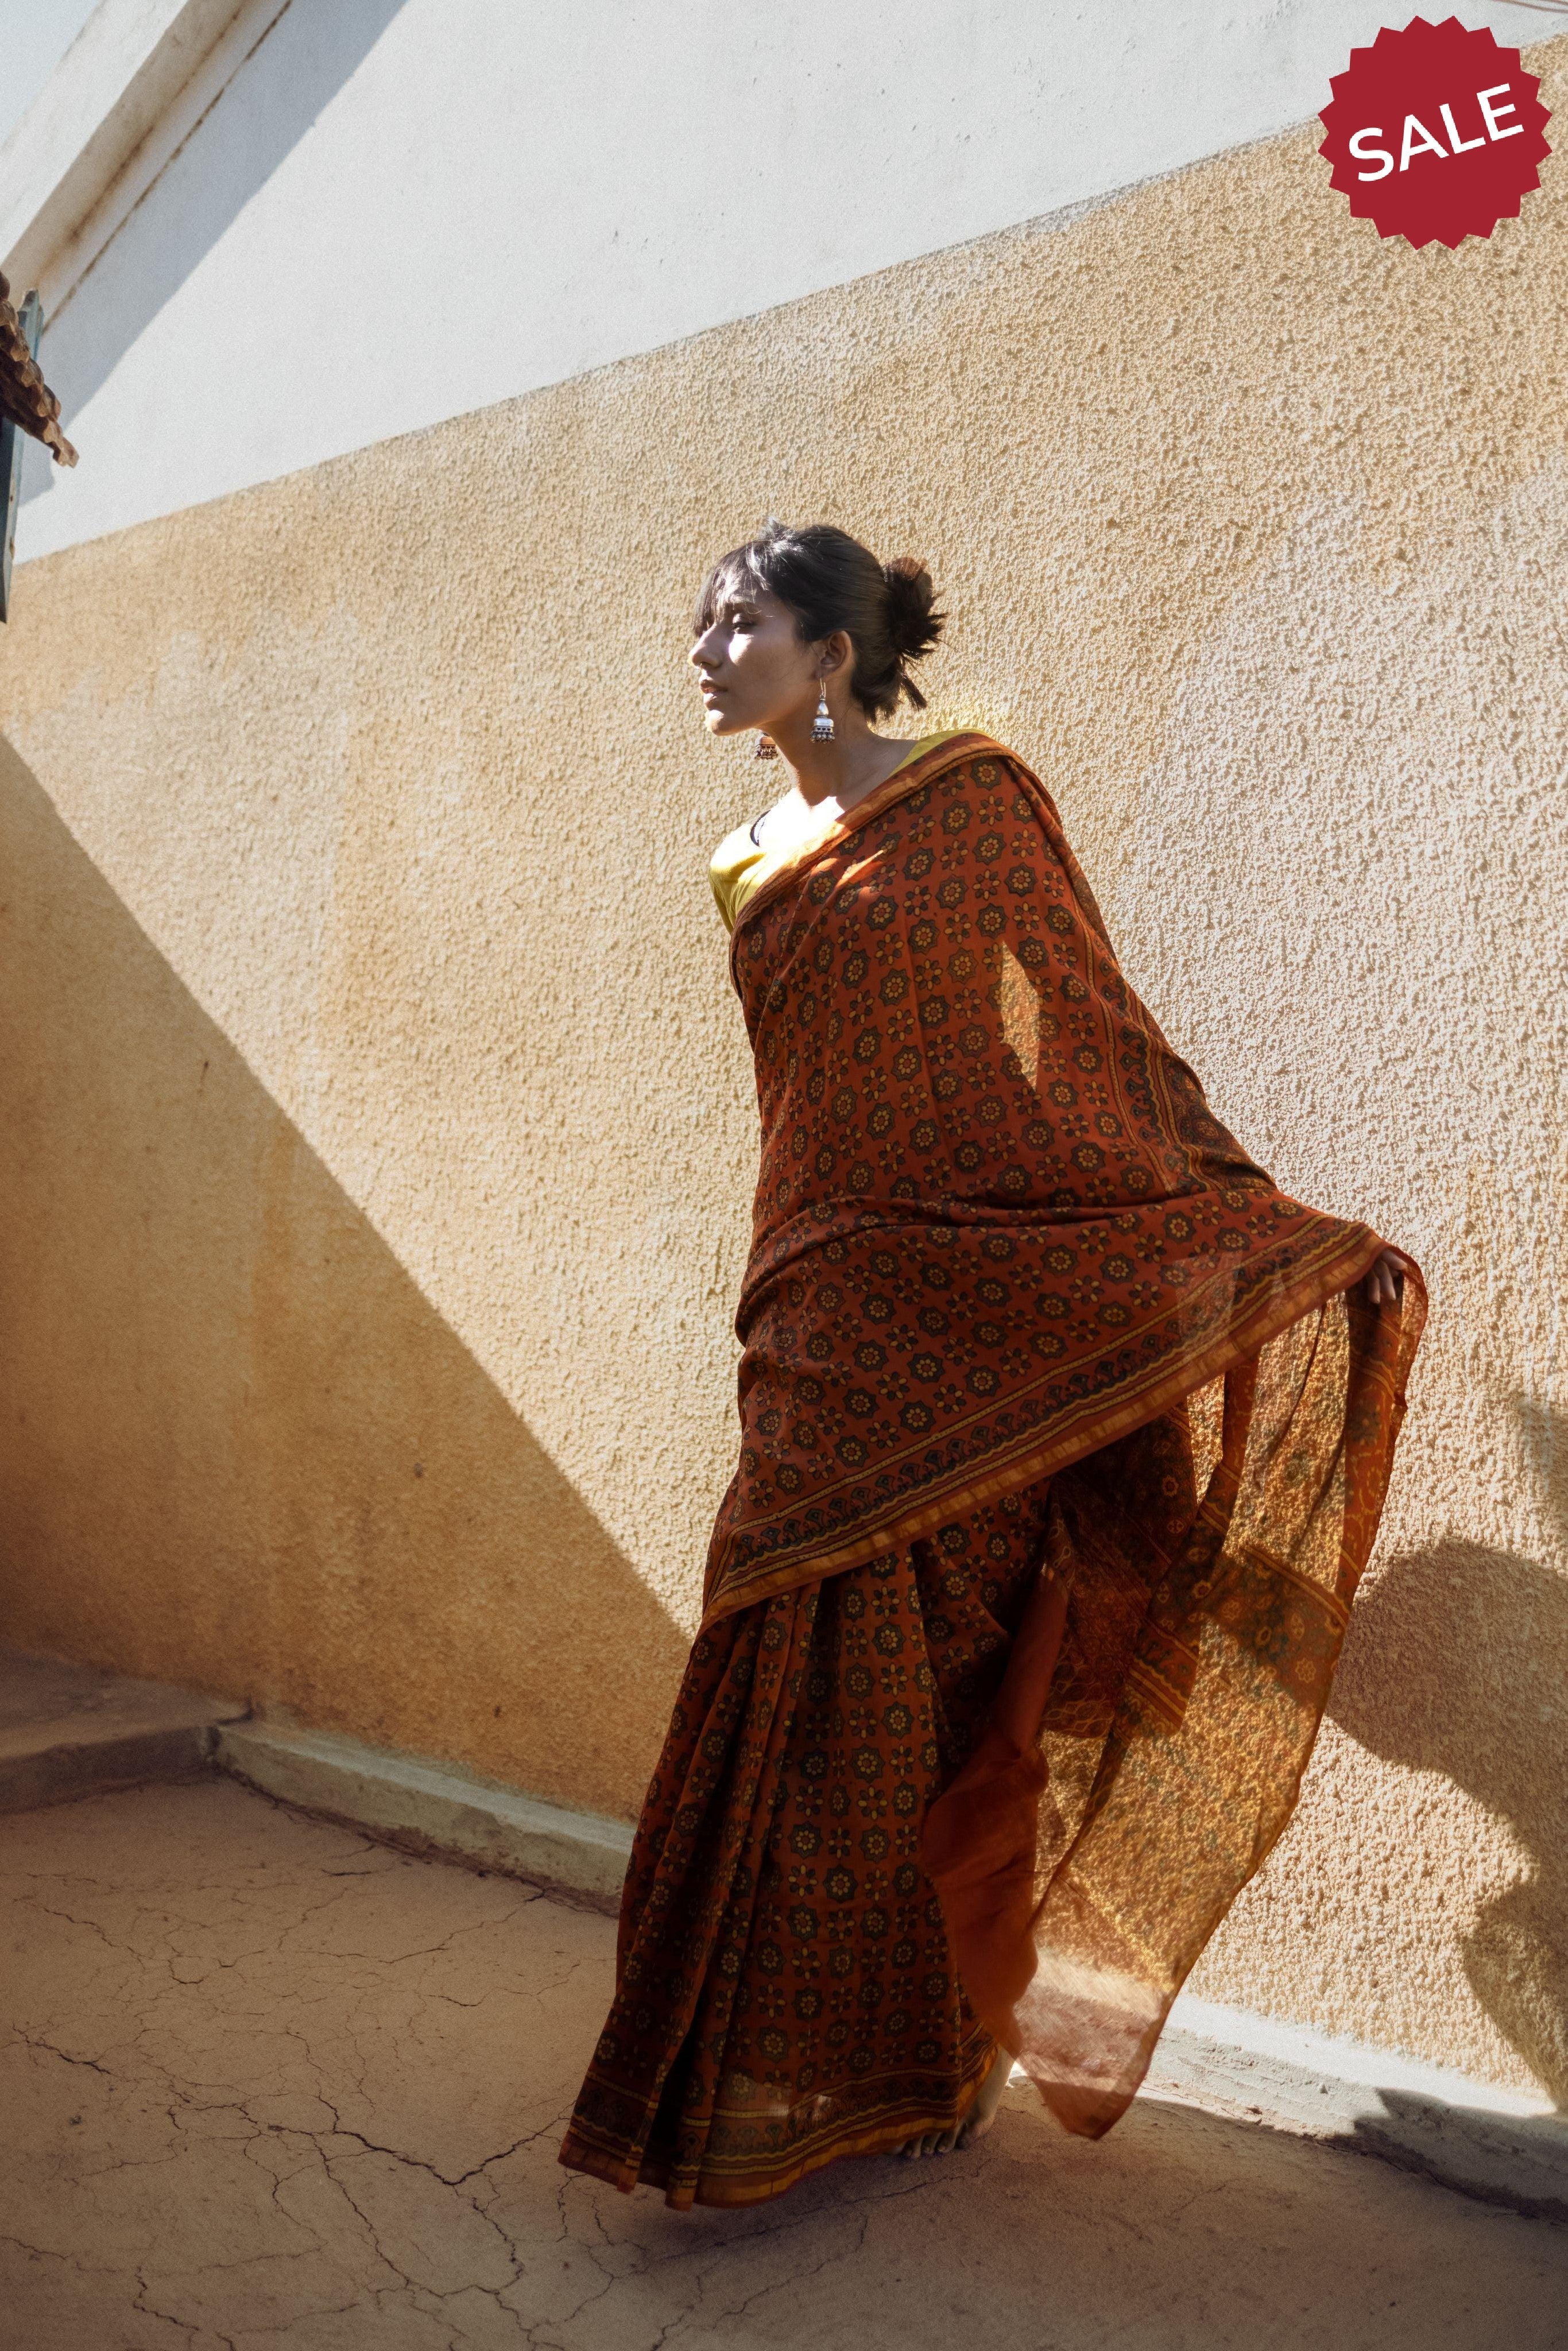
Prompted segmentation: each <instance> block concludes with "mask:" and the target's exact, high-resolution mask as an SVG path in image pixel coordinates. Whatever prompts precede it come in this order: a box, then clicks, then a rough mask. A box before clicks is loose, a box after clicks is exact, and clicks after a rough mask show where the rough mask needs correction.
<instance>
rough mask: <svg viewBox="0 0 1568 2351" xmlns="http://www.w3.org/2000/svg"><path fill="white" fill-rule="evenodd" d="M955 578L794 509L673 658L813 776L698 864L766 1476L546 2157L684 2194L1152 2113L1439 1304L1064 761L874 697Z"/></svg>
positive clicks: (747, 1406) (725, 1570) (1321, 1651)
mask: <svg viewBox="0 0 1568 2351" xmlns="http://www.w3.org/2000/svg"><path fill="white" fill-rule="evenodd" d="M941 625H942V623H941V616H940V615H939V614H937V613H936V612H935V611H933V610H932V589H931V581H930V579H929V576H928V575H927V573H926V572H925V570H924V569H922V568H921V567H920V566H919V565H918V564H915V563H913V562H908V561H903V562H897V563H893V564H889V565H887V566H885V567H884V566H883V565H882V564H880V563H879V562H878V561H877V560H876V559H875V558H874V557H873V555H871V554H870V553H869V552H868V550H867V549H865V548H863V547H862V546H860V545H859V544H858V542H856V541H855V540H854V539H852V538H849V537H848V536H847V535H846V534H845V533H844V532H842V531H840V530H836V529H833V528H828V527H826V526H816V527H813V528H810V529H805V530H788V529H784V528H779V526H777V525H774V524H770V525H769V526H768V528H767V529H766V530H765V531H764V532H763V534H762V536H761V537H760V538H758V539H756V540H754V541H752V542H751V544H750V545H749V546H747V547H744V548H740V549H737V550H736V551H735V552H734V553H733V554H731V555H727V556H726V557H725V558H724V559H723V560H722V561H721V562H720V563H719V564H718V565H717V566H716V568H715V569H714V571H713V573H712V575H711V576H710V578H709V579H708V580H707V582H706V586H705V587H704V589H703V591H702V596H701V599H700V601H699V603H698V607H697V616H696V642H695V645H694V646H693V648H692V655H691V658H692V661H693V663H694V664H695V669H696V673H697V678H698V683H699V684H700V687H701V691H702V695H703V701H704V705H705V707H706V717H707V727H708V731H709V733H710V734H713V735H721V736H722V735H734V734H737V733H740V732H742V731H743V730H746V729H747V728H753V727H755V728H758V729H760V730H761V733H760V737H759V740H758V751H759V752H760V753H763V754H765V755H769V756H771V755H774V754H775V752H776V754H777V756H779V758H781V759H782V760H783V762H784V766H785V768H786V770H787V772H788V773H789V777H790V778H791V789H790V790H789V792H788V793H787V794H786V795H785V797H784V798H783V799H781V800H780V801H779V803H778V805H777V806H776V807H775V808H773V809H771V810H769V811H768V814H767V815H766V816H765V817H763V818H762V819H761V820H759V821H758V823H757V824H756V825H753V826H751V827H749V828H743V829H742V830H741V831H739V832H737V833H736V834H734V835H733V836H732V837H731V838H730V839H729V840H728V841H726V842H725V843H724V844H723V846H722V848H721V849H720V850H719V852H718V854H717V856H716V860H715V862H714V869H713V882H714V888H715V892H716V895H717V898H718V901H719V905H720V908H721V911H722V912H723V913H724V915H725V918H726V920H727V923H728V924H729V925H731V928H732V930H733V933H734V939H733V946H732V963H731V967H732V970H733V972H734V975H735V981H736V986H737V989H738V991H739V994H740V998H741V1002H742V1005H743V1007H744V1009H745V1014H746V1019H747V1028H748V1030H749V1032H750V1036H751V1041H752V1046H753V1049H754V1050H755V1054H756V1061H757V1078H758V1099H759V1102H760V1105H761V1113H762V1161H761V1173H760V1176H759V1180H758V1191H757V1202H756V1232H755V1241H754V1246H753V1249H752V1255H751V1260H750V1264H749V1266H748V1269H747V1277H746V1282H745V1286H744V1289H743V1291H742V1296H741V1302H740V1310H739V1315H738V1322H737V1328H738V1330H739V1332H740V1336H741V1338H742V1341H743V1343H744V1347H745V1353H744V1355H743V1358H742V1362H741V1367H740V1416H741V1423H742V1437H741V1452H740V1464H739V1468H738V1469H737V1473H736V1477H735V1479H734V1482H733V1483H732V1485H731V1487H730V1489H729V1492H728V1494H727V1496H726V1498H725V1501H724V1504H723V1507H722V1509H721V1510H720V1511H719V1515H718V1521H717V1525H716V1529H715V1531H714V1539H713V1545H712V1550H711V1552H710V1555H709V1560H708V1568H707V1583H706V1604H705V1611H704V1619H703V1626H702V1630H701V1633H700V1634H699V1635H698V1638H697V1641H696V1644H695V1647H694V1649H693V1651H692V1656H691V1662H690V1664H689V1666H688V1667H687V1669H686V1675H685V1681H684V1683H683V1685H682V1688H681V1692H680V1696H679V1698H678V1701H677V1703H676V1706H675V1709H674V1719H673V1721H672V1723H671V1727H670V1733H669V1737H668V1740H667V1741H666V1744H665V1747H664V1754H663V1757H662V1758H661V1761H660V1763H659V1767H658V1770H657V1771H656V1772H655V1774H654V1777H653V1784H652V1786H651V1788H650V1790H649V1792H648V1798H647V1802H646V1805H645V1807H644V1810H643V1819H642V1823H641V1826H640V1828H639V1831H638V1835H637V1841H636V1844H635V1847H634V1850H633V1854H632V1863H631V1866H630V1869H629V1872H628V1875H627V1879H626V1889H625V1895H624V1898H623V1903H622V1919H621V1938H620V1959H619V1976H618V1982H617V1988H616V1994H615V2001H614V2005H613V2007H612V2011H611V2015H610V2019H609V2022H608V2023H607V2025H606V2028H605V2032H604V2034H603V2037H602V2039H601V2042H600V2044H599V2048H598V2051H597V2053H596V2055H595V2057H594V2061H593V2064H592V2065H591V2068H590V2070H589V2074H588V2077H587V2079H586V2081H585V2082H584V2085H583V2088H582V2092H581V2095H580V2099H579V2102H578V2105H577V2110H576V2113H575V2115H574V2116H573V2118H572V2122H571V2126H570V2130H569V2131H568V2134H567V2137H566V2140H565V2143H564V2145H563V2147H562V2149H561V2160H562V2162H563V2163H566V2164H568V2165H570V2166H572V2167H574V2168H577V2169H580V2170H583V2171H589V2172H592V2173H594V2174H596V2175H597V2176H598V2177H600V2178H601V2179H610V2180H612V2181H613V2182H614V2183H615V2184H616V2185H617V2186H618V2187H621V2188H623V2189H630V2188H632V2186H634V2185H635V2184H636V2183H637V2182H638V2181H639V2180H644V2181H649V2182H652V2183H653V2184H655V2185H657V2186H660V2187H662V2188H664V2190H665V2193H666V2196H667V2199H668V2200H669V2201H670V2203H672V2204H674V2205H677V2206H686V2205H689V2204H691V2203H692V2202H693V2201H694V2200H696V2201H700V2202H704V2203H711V2204H742V2203H749V2202H754V2201H757V2200H759V2199H762V2198H765V2197H768V2196H772V2195H776V2194H778V2193H779V2191H780V2190H781V2189H785V2188H788V2187H789V2185H790V2184H791V2183H792V2182H793V2181H794V2180H796V2179H799V2178H800V2177H801V2176H802V2175H803V2174H804V2173H806V2172H808V2171H810V2170H813V2169H815V2168H818V2167H819V2166H821V2165H822V2164H824V2163H828V2162H831V2161H832V2160H833V2159H835V2158H838V2157H840V2156H845V2155H853V2154H879V2153H886V2152H889V2151H891V2150H893V2149H894V2148H899V2147H902V2148H903V2149H904V2151H905V2152H906V2153H910V2154H918V2153H929V2152H935V2151H944V2150H946V2149H947V2148H948V2147H953V2146H955V2145H957V2144H962V2143H964V2142H965V2141H966V2140H967V2138H970V2137H976V2136H977V2135H978V2133H979V2132H980V2131H981V2130H983V2129H984V2128H985V2127H986V2126H987V2125H988V2121H989V2119H990V2116H992V2114H993V2113H994V2111H995V2108H996V2105H997V2102H998V2098H999V2096H1000V2094H1001V2090H1002V2086H1003V2085H1004V2083H1005V2081H1006V2079H1007V2076H1008V2071H1009V2063H1010V2062H1011V2061H1012V2060H1014V2059H1016V2060H1017V2061H1018V2062H1019V2064H1022V2066H1023V2067H1024V2068H1025V2069H1026V2071H1027V2072H1028V2073H1029V2074H1030V2076H1031V2077H1032V2078H1033V2080H1034V2081H1035V2083H1036V2084H1037V2085H1038V2087H1039V2089H1040V2094H1041V2095H1042V2097H1043V2098H1044V2100H1045V2102H1046V2104H1047V2105H1048V2106H1049V2107H1050V2108H1051V2111H1052V2112H1053V2113H1054V2114H1055V2115H1056V2116H1058V2118H1059V2119H1060V2120H1061V2121H1062V2122H1063V2123H1064V2124H1065V2125H1066V2126H1068V2127H1069V2128H1070V2129H1072V2130H1075V2131H1079V2132H1082V2133H1085V2134H1087V2135H1090V2136H1098V2135H1099V2134H1100V2133H1101V2132H1103V2131H1104V2130H1106V2129H1108V2128H1109V2126H1110V2125H1111V2124H1112V2123H1113V2122H1114V2121H1115V2119H1116V2117H1117V2116H1119V2115H1120V2114H1121V2113H1122V2112H1123V2111H1124V2108H1125V2106H1126V2105H1127V2103H1128V2101H1129V2100H1130V2099H1131V2097H1132V2095H1133V2094H1134V2090H1135V2089H1136V2087H1137V2085H1138V2083H1139V2081H1140V2080H1141V2079H1142V2077H1143V2074H1144V2072H1145V2068H1146V2066H1147V2064H1148V2061H1149V2056H1150V2053H1151V2052H1152V2050H1153V2047H1154V2044H1155V2039H1156V2038H1157V2036H1158V2033H1159V2030H1160V2026H1161V2024H1162V2022H1164V2019H1165V2015H1166V2011H1167V2009H1168V2008H1169V2005H1170V2002H1171V2001H1172V1999H1173V1998H1174V1997H1175V1995H1176V1991H1177V1990H1178V1988H1179V1986H1180V1984H1181V1982H1182V1980H1183V1978H1184V1977H1185V1976H1186V1972H1187V1970H1189V1969H1190V1967H1191V1966H1192V1964H1193V1961H1194V1960H1195V1959H1197V1955H1198V1952H1199V1951H1200V1950H1201V1949H1202V1948H1203V1945H1204V1943H1205V1942H1206V1941H1207V1938H1208V1936H1209V1935H1210V1934H1211V1933H1212V1932H1213V1930H1214V1928H1215V1927H1216V1926H1217V1925H1218V1921H1219V1919H1220V1918H1221V1917H1223V1916H1224V1913H1225V1911H1226V1909H1227V1908H1228V1906H1229V1904H1230V1902H1231V1901H1232V1900H1233V1899H1234V1897H1235V1896H1236V1894H1237V1892H1238V1891H1239V1888H1240V1886H1242V1885H1243V1884H1245V1882H1246V1880H1247V1879H1248V1878H1249V1876H1251V1875H1252V1873H1253V1872H1254V1871H1255V1870H1256V1869H1257V1868H1258V1866H1259V1865H1260V1863H1261V1862H1262V1860H1263V1858H1264V1856H1265V1855H1266V1854H1267V1853H1268V1851H1269V1849H1270V1846H1271V1844H1273V1842H1274V1840H1275V1838H1276V1837H1277V1836H1278V1835H1279V1834H1280V1831H1281V1828H1282V1827H1283V1825H1284V1823H1285V1821H1286V1819H1287V1818H1288V1817H1289V1814H1290V1812H1291V1806H1292V1804H1293V1802H1294V1800H1295V1795H1296V1791H1297V1787H1298V1785H1299V1782H1300V1779H1301V1771H1302V1768H1303V1766H1304V1765H1305V1762H1306V1760H1307V1757H1308V1754H1309V1753H1310V1751H1311V1749H1312V1740H1313V1737H1314V1735H1315V1733H1316V1729H1317V1725H1318V1721H1319V1719H1320V1717H1321V1714H1322V1705H1323V1699H1324V1697H1325V1695H1326V1692H1327V1687H1328V1681H1329V1677H1330V1674H1331V1672H1332V1670H1333V1664H1334V1661H1335V1658H1336V1656H1337V1654H1338V1650H1339V1646H1340V1641H1341V1637H1342V1635H1343V1629H1344V1625H1345V1621H1346V1616H1347V1613H1348V1608H1349V1604H1350V1600H1351V1595H1352V1593H1353V1592H1354V1586H1355V1583H1356V1580H1357V1577H1358V1576H1359V1574H1360V1572H1361V1569H1362V1567H1363V1566H1364V1563H1365V1560H1366V1556H1367V1552H1368V1551H1369V1549H1370V1547H1371V1543H1372V1540H1373V1536H1374V1533H1375V1530H1376V1525H1377V1520H1378V1514H1379V1511H1380V1509H1381V1507H1382V1500H1383V1495H1384V1490H1385V1485H1386V1482H1387V1477H1388V1469H1389V1464H1390V1459H1391V1456H1392V1452H1393V1447H1394V1440H1395V1437H1396V1431H1397V1428H1398V1424H1399V1420H1400V1417H1401V1415H1402V1412H1403V1389H1404V1384H1405V1376H1406V1371H1407V1368H1408V1365H1409V1362H1410V1358H1411V1356H1412V1354H1413V1353H1414V1351H1415V1347H1416V1340H1417V1338H1418V1336H1419V1332H1420V1325H1421V1320H1422V1316H1423V1313H1424V1307H1425V1296H1424V1291H1423V1290H1422V1286H1421V1281H1420V1276H1419V1274H1418V1272H1417V1271H1416V1268H1415V1266H1414V1265H1413V1264H1411V1262H1410V1261H1409V1260H1408V1259H1403V1258H1401V1257H1399V1256H1397V1255H1396V1253H1395V1252H1394V1251H1392V1250H1390V1249H1385V1246H1384V1245H1383V1243H1382V1242H1381V1241H1380V1240H1379V1238H1377V1236H1376V1235H1375V1233H1373V1232H1371V1231H1369V1230H1368V1229H1367V1228H1366V1227H1365V1226H1364V1225H1354V1224H1344V1223H1342V1222H1340V1221H1339V1220H1338V1219H1336V1218H1334V1217H1326V1216H1321V1215H1318V1214H1317V1213H1315V1212H1314V1211H1313V1210H1312V1209H1309V1208H1304V1207H1301V1206H1299V1205H1298V1204H1297V1203H1296V1202H1295V1201H1293V1200H1289V1199H1286V1198H1285V1197H1283V1196H1281V1194H1280V1193H1279V1192H1278V1191H1276V1189H1275V1188H1274V1186H1273V1185H1272V1184H1271V1183H1270V1180H1269V1178H1268V1176H1267V1175H1264V1174H1263V1173H1262V1171H1261V1170H1260V1168H1258V1167H1256V1166H1255V1165H1253V1164H1252V1162H1251V1161H1250V1160H1249V1159H1248V1158H1247V1157H1246V1155H1245V1154H1244V1153H1243V1152H1242V1151H1241V1149H1240V1148H1239V1145H1238V1144H1236V1143H1235V1142H1234V1141H1233V1140H1232V1139H1231V1137H1230V1136H1229V1135H1228V1134H1227V1133H1226V1131H1225V1129H1224V1128H1223V1127H1222V1126H1220V1125H1219V1123H1218V1121H1217V1120H1216V1119H1215V1118H1214V1116H1213V1115H1212V1113H1210V1111H1209V1110H1208V1108H1207V1105H1206V1103H1205V1102H1204V1098H1203V1093H1202V1090H1201V1088H1200V1087H1199V1085H1198V1082H1197V1079H1196V1078H1195V1076H1194V1075H1193V1073H1192V1071H1190V1070H1189V1069H1188V1068H1187V1066H1186V1063H1185V1062H1184V1061H1180V1060H1179V1059H1178V1058H1177V1057H1176V1054H1175V1053H1174V1052H1173V1051H1172V1050H1171V1048H1170V1046H1169V1045H1168V1044H1167V1043H1166V1040H1165V1039H1164V1037H1163V1036H1162V1035H1161V1033H1160V1031H1159V1029H1158V1028H1157V1027H1156V1026H1155V1022H1154V1020H1153V1019H1152V1018H1151V1017H1150V1015H1149V1014H1148V1012H1147V1011H1146V1010H1145V1008H1144V1007H1143V1006H1142V1005H1141V1004H1140V1003H1139V1002H1138V1000H1137V998H1136V997H1134V994H1133V993H1132V991H1131V989H1130V988H1129V987H1128V986H1127V984H1126V981H1125V980H1124V978H1123V977H1122V974H1121V972H1120V970H1119V968H1118V967H1117V963H1116V959H1115V956H1114V954H1113V950H1112V948H1111V945H1110V942H1109V940H1108V938H1107V936H1106V934H1105V928H1104V925H1103V922H1102V920H1101V917H1100V914H1099V910H1098V908H1097V907H1096V905H1095V904H1094V900H1093V898H1092V894H1091V893H1090V890H1089V887H1088V884H1087V883H1086V882H1085V881H1084V879H1083V876H1082V873H1081V872H1080V871H1079V868H1078V865H1077V863H1076V862H1075V860H1074V858H1073V856H1072V852H1071V850H1070V849H1069V847H1068V845H1067V841H1066V840H1065V838H1064V836H1063V834H1062V831H1061V821H1060V820H1059V818H1058V816H1057V812H1056V810H1055V807H1054V805H1053V804H1052V802H1051V798H1050V796H1049V794H1048V793H1047V792H1046V791H1045V789H1043V787H1042V786H1041V785H1040V782H1039V781H1038V780H1037V778H1035V777H1034V776H1032V775H1031V774H1030V771H1029V769H1028V768H1026V767H1025V766H1024V765H1023V763H1022V762H1021V760H1019V759H1018V758H1015V757H1014V756H1013V754H1012V753H1010V752H1009V751H1006V750H1004V749H1003V748H1002V747H1000V746H999V745H998V744H996V743H993V742H991V741H990V740H989V739H988V737H984V736H982V735H978V734H973V733H962V732H961V733H954V734H946V735H932V736H926V737H923V738H921V739H920V740H918V741H915V742H902V741H895V740H892V739H890V738H888V737H884V736H881V735H878V734H876V733H875V732H873V726H872V723H871V722H872V721H873V719H877V718H883V717H886V716H889V715H890V714H891V713H892V712H893V710H894V708H895V707H896V705H897V704H898V702H899V700H900V698H901V696H907V697H908V699H909V700H910V701H911V702H912V703H913V704H914V705H915V707H916V708H917V709H921V708H924V707H925V703H924V698H923V696H922V695H920V694H919V692H918V691H917V690H916V688H915V685H914V684H913V682H912V680H911V678H910V675H909V665H910V664H911V663H912V662H914V661H915V660H916V659H918V657H919V656H920V655H921V654H922V653H925V652H926V651H927V650H928V649H929V648H930V646H931V645H932V644H933V643H935V642H936V637H937V634H938V632H939V631H940V628H941Z"/></svg>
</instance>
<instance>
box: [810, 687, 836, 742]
mask: <svg viewBox="0 0 1568 2351" xmlns="http://www.w3.org/2000/svg"><path fill="white" fill-rule="evenodd" d="M811 740H812V742H813V743H831V741H832V740H833V714H832V712H831V710H830V709H829V708H828V681H827V679H826V678H825V677H820V678H819V679H818V680H817V715H816V716H815V718H813V719H812V721H811Z"/></svg>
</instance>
